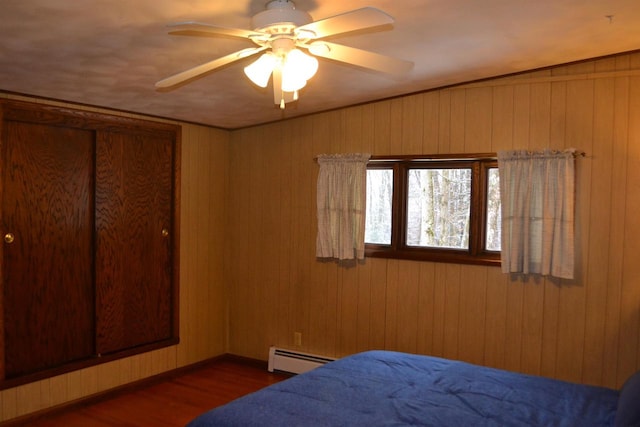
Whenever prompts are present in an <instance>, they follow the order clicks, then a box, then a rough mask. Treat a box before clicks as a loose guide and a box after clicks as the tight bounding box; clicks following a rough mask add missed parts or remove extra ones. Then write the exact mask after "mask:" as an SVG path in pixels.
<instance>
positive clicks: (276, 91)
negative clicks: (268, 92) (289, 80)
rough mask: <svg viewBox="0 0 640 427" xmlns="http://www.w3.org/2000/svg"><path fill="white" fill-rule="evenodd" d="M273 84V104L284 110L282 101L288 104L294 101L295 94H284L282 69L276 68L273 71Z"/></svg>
mask: <svg viewBox="0 0 640 427" xmlns="http://www.w3.org/2000/svg"><path fill="white" fill-rule="evenodd" d="M272 77H273V79H272V83H273V103H274V104H276V105H280V108H282V101H284V103H285V104H286V103H287V102H291V101H293V100H294V99H293V92H284V91H283V90H282V69H281V68H280V67H276V68H275V69H274V70H273V75H272Z"/></svg>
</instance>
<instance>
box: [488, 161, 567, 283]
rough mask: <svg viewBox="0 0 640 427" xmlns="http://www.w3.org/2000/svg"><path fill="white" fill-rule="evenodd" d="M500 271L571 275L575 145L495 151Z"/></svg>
mask: <svg viewBox="0 0 640 427" xmlns="http://www.w3.org/2000/svg"><path fill="white" fill-rule="evenodd" d="M498 171H499V174H500V198H501V204H502V249H501V250H502V253H501V259H502V271H503V272H504V273H522V274H540V275H544V276H553V277H559V278H563V279H573V275H574V209H575V150H573V149H570V150H565V151H560V152H559V151H552V150H544V151H538V152H530V151H523V150H518V151H502V152H499V153H498Z"/></svg>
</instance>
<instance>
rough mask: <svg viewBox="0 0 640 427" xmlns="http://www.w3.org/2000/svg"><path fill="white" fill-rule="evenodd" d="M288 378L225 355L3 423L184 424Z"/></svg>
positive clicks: (85, 426) (33, 426)
mask: <svg viewBox="0 0 640 427" xmlns="http://www.w3.org/2000/svg"><path fill="white" fill-rule="evenodd" d="M288 377H289V376H288V375H286V374H281V373H269V372H268V371H267V369H266V366H265V367H262V366H260V365H259V364H255V363H250V362H248V361H244V360H241V359H235V358H228V357H225V358H222V359H219V360H216V361H212V362H210V363H207V364H206V365H203V366H200V367H198V368H197V369H194V370H188V371H185V372H182V373H180V374H177V375H172V376H170V377H168V378H165V379H163V380H162V381H159V382H158V381H153V382H152V383H150V384H146V385H141V386H136V387H134V388H132V389H131V390H127V391H120V392H116V393H114V394H110V395H107V396H105V398H104V399H100V400H99V401H97V402H93V403H80V404H78V405H74V406H72V407H69V408H67V409H64V410H60V411H52V412H49V413H45V414H44V415H42V416H39V417H35V418H34V417H29V418H26V419H24V420H21V421H20V422H15V421H14V422H9V423H7V425H8V426H23V425H25V426H26V425H28V426H30V427H53V426H56V427H57V426H65V427H75V426H78V427H92V426H96V427H108V426H111V427H112V426H118V427H121V426H135V427H137V426H158V427H164V426H167V427H169V426H184V425H185V424H186V423H188V422H189V421H190V420H192V419H193V418H195V417H196V416H197V415H198V414H201V413H202V412H205V411H207V410H209V409H211V408H214V407H216V406H220V405H223V404H225V403H227V402H229V401H231V400H233V399H236V398H238V397H240V396H243V395H245V394H248V393H251V392H253V391H256V390H259V389H261V388H263V387H266V386H268V385H270V384H274V383H277V382H279V381H282V380H283V379H286V378H288ZM0 424H2V423H0ZM2 425H4V424H2Z"/></svg>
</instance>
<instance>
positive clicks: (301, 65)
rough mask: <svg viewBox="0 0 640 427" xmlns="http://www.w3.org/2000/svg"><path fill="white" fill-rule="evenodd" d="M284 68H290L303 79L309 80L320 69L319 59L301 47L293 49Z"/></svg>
mask: <svg viewBox="0 0 640 427" xmlns="http://www.w3.org/2000/svg"><path fill="white" fill-rule="evenodd" d="M284 69H287V70H290V72H291V73H295V74H296V75H298V76H300V78H301V79H303V80H309V79H310V78H311V77H313V76H314V75H315V74H316V72H317V71H318V60H317V59H316V58H314V57H313V56H310V55H307V54H306V53H304V52H302V51H301V50H300V49H292V50H291V52H289V53H288V54H287V59H286V61H285V63H284Z"/></svg>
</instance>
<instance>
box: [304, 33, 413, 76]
mask: <svg viewBox="0 0 640 427" xmlns="http://www.w3.org/2000/svg"><path fill="white" fill-rule="evenodd" d="M308 49H309V52H310V53H312V54H313V55H316V56H320V57H323V58H327V59H333V60H335V61H340V62H346V63H348V64H353V65H357V66H359V67H364V68H369V69H371V70H376V71H381V72H383V73H387V74H404V73H406V72H408V71H409V70H411V68H413V62H411V61H405V60H404V59H398V58H393V57H391V56H385V55H380V54H378V53H374V52H370V51H368V50H362V49H356V48H354V47H348V46H344V45H341V44H336V43H329V42H325V41H317V42H313V43H311V44H310V45H308Z"/></svg>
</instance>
